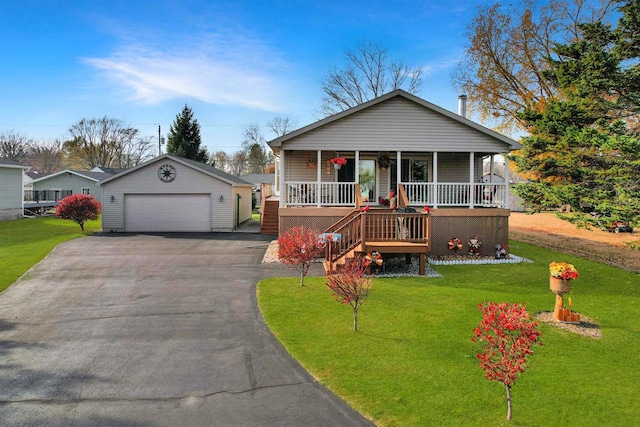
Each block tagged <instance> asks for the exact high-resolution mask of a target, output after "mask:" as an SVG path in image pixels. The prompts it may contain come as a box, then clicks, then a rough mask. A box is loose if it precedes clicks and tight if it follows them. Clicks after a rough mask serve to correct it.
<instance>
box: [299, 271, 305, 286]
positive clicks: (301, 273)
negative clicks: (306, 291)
mask: <svg viewBox="0 0 640 427" xmlns="http://www.w3.org/2000/svg"><path fill="white" fill-rule="evenodd" d="M300 286H304V272H300Z"/></svg>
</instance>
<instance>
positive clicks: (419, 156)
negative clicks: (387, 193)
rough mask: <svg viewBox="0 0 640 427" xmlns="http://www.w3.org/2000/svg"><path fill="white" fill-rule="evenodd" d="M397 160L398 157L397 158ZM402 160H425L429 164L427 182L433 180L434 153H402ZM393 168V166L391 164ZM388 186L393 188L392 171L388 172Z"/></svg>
mask: <svg viewBox="0 0 640 427" xmlns="http://www.w3.org/2000/svg"><path fill="white" fill-rule="evenodd" d="M392 160H394V159H392ZM395 160H397V159H395ZM402 160H423V161H426V162H427V164H428V165H429V167H428V169H427V175H428V176H427V182H433V154H409V155H402ZM389 169H391V166H389ZM396 170H398V169H396ZM387 175H388V176H387V188H391V173H388V174H387Z"/></svg>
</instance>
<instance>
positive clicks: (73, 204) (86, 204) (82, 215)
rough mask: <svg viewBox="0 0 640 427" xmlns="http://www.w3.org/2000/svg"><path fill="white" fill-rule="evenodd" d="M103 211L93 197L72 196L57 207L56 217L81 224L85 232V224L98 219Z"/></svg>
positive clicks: (85, 195)
mask: <svg viewBox="0 0 640 427" xmlns="http://www.w3.org/2000/svg"><path fill="white" fill-rule="evenodd" d="M101 210H102V205H100V202H99V201H97V200H96V199H95V198H94V197H93V196H90V195H87V194H72V195H70V196H67V197H65V198H64V199H62V200H60V202H59V203H58V206H57V207H56V216H57V217H59V218H62V219H70V220H72V221H74V222H77V223H78V224H80V229H82V230H84V223H85V222H87V221H88V220H93V219H98V215H100V211H101Z"/></svg>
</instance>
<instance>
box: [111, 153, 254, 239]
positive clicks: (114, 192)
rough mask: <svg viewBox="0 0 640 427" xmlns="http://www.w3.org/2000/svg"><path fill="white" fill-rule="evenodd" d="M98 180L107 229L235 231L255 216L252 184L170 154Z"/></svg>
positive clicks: (118, 230) (115, 230)
mask: <svg viewBox="0 0 640 427" xmlns="http://www.w3.org/2000/svg"><path fill="white" fill-rule="evenodd" d="M99 184H100V186H101V187H102V229H103V230H105V231H114V232H120V231H124V232H176V231H180V232H198V231H200V232H202V231H205V232H207V231H232V230H233V229H234V228H236V227H238V226H239V225H240V224H242V223H243V222H245V221H247V220H249V219H251V189H252V184H251V183H249V182H247V181H244V180H242V179H240V178H238V177H235V176H233V175H229V174H227V173H225V172H223V171H221V170H218V169H216V168H214V167H212V166H209V165H206V164H204V163H198V162H195V161H192V160H188V159H184V158H181V157H177V156H173V155H171V154H164V155H162V156H160V157H157V158H155V159H153V160H151V161H149V162H146V163H143V164H141V165H139V166H137V167H135V168H132V169H128V170H126V171H124V172H122V173H120V174H117V175H114V176H111V177H109V178H107V179H105V180H103V181H100V183H99Z"/></svg>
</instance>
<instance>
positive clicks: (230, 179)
mask: <svg viewBox="0 0 640 427" xmlns="http://www.w3.org/2000/svg"><path fill="white" fill-rule="evenodd" d="M163 159H169V160H173V161H174V162H177V163H180V164H182V165H184V166H187V167H190V168H192V169H195V170H197V171H200V172H202V173H204V174H206V175H209V176H213V177H215V178H218V179H220V180H221V181H223V182H226V183H228V184H231V185H239V186H253V184H252V183H250V182H248V181H245V180H243V179H242V178H238V177H237V176H234V175H231V174H228V173H226V172H224V171H221V170H220V169H216V168H214V167H213V166H210V165H207V164H205V163H200V162H196V161H195V160H190V159H185V158H184V157H179V156H174V155H173V154H169V153H165V154H163V155H161V156H158V157H155V158H153V159H151V160H149V161H146V162H144V163H141V164H139V165H138V166H135V167H133V168H131V169H127V170H125V171H123V172H120V173H118V174H116V175H111V176H109V177H108V178H105V179H103V180H102V181H100V182H99V183H98V185H102V184H104V183H107V182H109V181H112V180H114V179H119V178H121V177H123V176H125V175H128V174H129V173H131V172H134V171H137V170H138V169H142V168H144V167H145V166H147V165H150V164H152V163H156V162H158V161H160V160H163Z"/></svg>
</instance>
